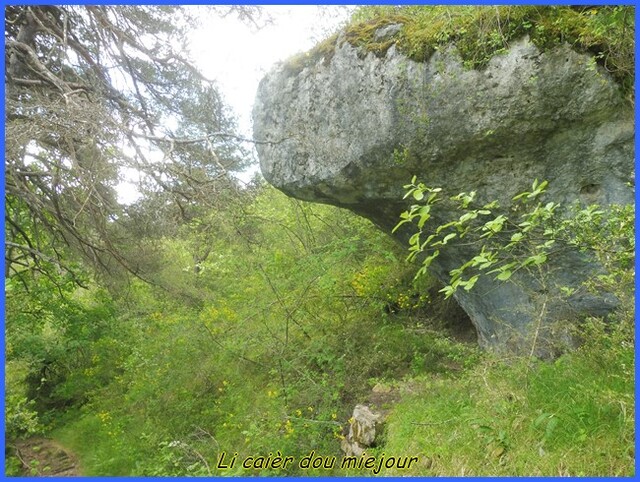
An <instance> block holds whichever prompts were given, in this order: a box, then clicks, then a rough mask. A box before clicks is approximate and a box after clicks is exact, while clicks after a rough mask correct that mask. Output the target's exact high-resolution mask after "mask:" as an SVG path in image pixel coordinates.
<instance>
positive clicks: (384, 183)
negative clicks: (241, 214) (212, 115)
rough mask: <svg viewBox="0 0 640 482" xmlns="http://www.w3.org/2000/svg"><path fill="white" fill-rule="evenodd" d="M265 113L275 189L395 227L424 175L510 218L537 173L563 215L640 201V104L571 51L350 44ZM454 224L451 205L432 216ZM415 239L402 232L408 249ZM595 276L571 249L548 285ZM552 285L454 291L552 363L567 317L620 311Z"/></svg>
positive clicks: (450, 261) (485, 285)
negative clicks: (371, 48)
mask: <svg viewBox="0 0 640 482" xmlns="http://www.w3.org/2000/svg"><path fill="white" fill-rule="evenodd" d="M396 31H397V29H396ZM383 34H384V35H386V33H384V32H382V33H381V35H383ZM392 34H393V32H392ZM253 118H254V137H255V139H257V140H259V141H260V143H259V144H258V145H257V150H258V154H259V158H260V165H261V169H262V172H263V175H264V176H265V178H266V179H267V180H268V181H269V182H270V183H271V184H273V185H274V186H275V187H277V188H278V189H280V190H282V191H283V192H285V193H286V194H288V195H291V196H294V197H296V198H299V199H304V200H308V201H316V202H323V203H329V204H334V205H337V206H341V207H345V208H348V209H350V210H352V211H354V212H356V213H358V214H360V215H362V216H365V217H367V218H369V219H371V220H372V221H373V222H375V223H376V224H377V225H378V226H380V227H381V228H382V229H383V230H385V231H387V232H390V231H391V229H392V228H393V226H395V224H396V223H397V222H398V217H399V214H400V213H401V212H402V211H404V210H406V209H407V203H406V201H402V196H403V194H404V192H403V187H402V186H403V185H404V184H406V183H407V182H408V181H409V180H410V179H411V177H412V176H413V175H417V177H418V178H419V179H421V180H422V181H424V182H425V183H426V184H428V185H429V186H433V187H442V188H443V189H444V190H445V191H446V193H447V194H450V195H455V194H458V193H459V192H463V191H465V192H469V191H472V190H474V191H476V192H477V200H478V202H480V203H482V202H489V201H492V200H494V199H496V200H498V201H499V202H500V205H501V206H503V209H505V210H507V209H508V208H509V206H510V204H511V199H512V197H513V196H514V195H516V194H518V193H519V192H522V191H524V190H526V189H527V188H528V187H530V185H531V183H532V181H533V180H534V179H540V180H543V179H544V180H548V181H549V183H550V184H549V189H548V198H549V199H551V200H554V201H555V202H559V203H561V204H562V205H564V206H570V205H572V204H575V203H582V204H584V205H587V204H594V203H597V204H600V205H609V204H626V203H632V202H633V188H632V187H631V185H632V183H633V166H634V119H633V107H632V106H631V105H629V103H628V102H627V101H625V99H624V96H623V95H622V93H621V89H620V88H619V86H618V84H617V83H616V82H615V81H614V80H613V79H612V78H611V77H610V76H609V75H608V74H607V72H606V71H605V70H604V69H602V68H601V67H600V66H598V65H597V63H596V62H595V60H594V58H593V57H592V56H590V55H587V54H582V53H578V52H576V51H574V50H572V49H571V48H570V47H569V46H568V45H559V46H557V47H556V48H554V49H551V50H548V51H545V52H541V51H539V50H538V48H537V47H536V46H535V45H534V44H533V43H531V42H530V41H529V40H528V39H527V38H523V39H521V40H520V41H517V42H513V43H512V44H511V46H510V48H509V50H508V51H507V52H506V53H504V54H501V55H496V56H494V57H493V58H492V59H491V60H490V61H489V63H488V65H487V66H486V67H484V68H483V69H481V70H469V69H466V68H464V66H463V62H462V60H461V59H460V57H459V55H458V53H457V51H456V48H455V46H453V45H450V46H449V47H448V48H443V49H440V50H439V51H437V52H435V53H434V54H433V55H432V56H431V58H430V59H429V60H428V61H426V62H415V61H412V60H410V59H409V58H407V57H406V56H404V55H403V54H401V53H399V52H398V51H397V50H396V49H395V47H394V46H392V47H391V48H389V49H388V50H387V51H386V53H385V54H384V55H379V56H376V55H374V54H373V53H367V52H365V51H364V50H362V49H361V48H357V47H354V46H352V45H350V44H349V43H348V42H346V41H344V39H340V38H339V39H338V41H337V43H336V47H335V50H334V51H332V52H331V53H330V55H326V56H325V57H324V58H319V59H317V62H314V63H311V64H310V65H306V66H305V67H304V68H295V69H294V68H292V67H291V65H289V64H287V63H283V64H280V65H278V66H276V67H275V68H274V69H273V70H272V71H271V72H270V73H269V74H268V75H267V76H266V77H265V78H264V79H263V80H262V82H261V83H260V86H259V89H258V94H257V98H256V102H255V107H254V111H253ZM452 216H456V212H454V211H452V210H449V209H447V207H446V206H445V205H442V206H441V207H440V208H439V209H436V210H435V211H434V222H436V223H442V222H446V221H447V220H448V219H451V217H452ZM457 216H459V213H457ZM410 234H411V232H410V231H409V230H404V231H403V230H400V231H399V232H398V234H397V238H398V239H399V240H400V241H401V242H403V243H406V242H407V239H408V236H409V235H410ZM472 252H473V247H469V246H466V247H465V246H458V247H452V248H451V249H448V250H446V252H443V253H442V254H441V255H440V257H439V258H437V260H436V262H434V264H433V265H432V268H433V272H434V273H435V275H436V276H438V277H439V278H441V279H442V280H443V281H446V280H447V279H448V272H449V271H450V270H451V269H453V268H456V267H459V266H460V264H461V263H462V262H463V260H466V259H468V256H469V255H470V254H471V253H472ZM597 271H598V267H597V266H596V265H594V264H593V263H592V262H591V261H590V260H589V259H587V258H585V257H584V256H583V255H580V254H578V253H575V252H573V253H566V254H564V255H562V256H559V257H557V258H556V259H554V268H553V269H552V270H551V272H550V276H551V277H552V279H551V280H548V281H549V282H550V283H552V284H553V285H554V286H560V285H562V286H568V287H579V286H580V285H581V283H582V282H583V281H584V280H585V279H587V278H588V277H590V276H593V275H594V274H595V273H597ZM547 290H548V285H542V284H541V283H540V282H539V280H535V279H533V278H531V277H530V276H528V275H527V274H524V273H520V274H518V275H517V276H514V277H513V278H512V279H511V280H510V282H507V283H501V282H496V281H494V280H492V279H490V278H489V277H481V278H480V280H479V281H478V283H477V284H476V286H475V287H474V289H473V290H471V291H470V292H464V291H463V290H458V292H457V293H456V295H455V296H456V299H457V300H458V302H459V303H460V305H461V306H462V307H463V308H464V310H465V311H466V312H467V313H468V314H469V316H470V318H471V320H472V321H473V323H474V325H475V326H476V329H477V331H478V337H479V342H480V344H481V345H483V346H486V347H493V348H496V349H504V350H514V351H520V352H527V353H528V352H529V351H530V350H532V349H533V351H534V352H536V353H538V354H540V355H542V356H546V355H549V353H550V351H549V350H550V349H551V348H550V345H551V342H552V341H553V340H557V339H558V338H559V337H560V336H561V334H562V333H563V332H564V331H563V326H565V325H566V324H565V320H573V319H576V318H581V317H584V316H589V315H593V316H604V315H606V314H607V313H609V312H610V311H611V310H612V309H614V308H615V306H616V300H615V298H614V297H613V296H611V295H610V294H607V293H602V294H600V295H594V294H589V293H587V292H585V291H584V290H578V291H577V292H576V294H575V295H574V296H572V297H571V298H570V299H569V300H564V301H562V302H556V303H553V302H549V296H548V293H547ZM558 327H560V330H559V331H558ZM533 340H535V342H534V341H533ZM532 343H536V346H532Z"/></svg>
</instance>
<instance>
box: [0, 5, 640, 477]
mask: <svg viewBox="0 0 640 482" xmlns="http://www.w3.org/2000/svg"><path fill="white" fill-rule="evenodd" d="M123 8H124V7H123ZM376 11H377V10H376V9H372V10H367V9H365V10H362V11H360V13H358V15H360V16H361V17H362V19H363V20H364V19H365V17H367V16H369V15H370V14H371V13H372V12H376ZM380 11H381V12H382V11H385V12H387V11H394V12H395V9H394V7H388V8H387V7H385V8H384V9H382V10H380ZM451 11H452V12H453V11H454V10H451ZM461 11H463V10H461ZM598 11H600V10H598ZM179 12H180V9H177V10H175V9H172V8H167V9H165V8H164V7H159V8H156V7H130V8H129V7H126V8H124V9H123V10H120V9H119V7H104V8H103V7H56V6H52V7H28V6H22V7H18V6H10V7H7V11H6V20H7V25H6V28H5V35H6V36H7V38H8V41H7V66H8V73H7V99H6V100H7V102H6V103H7V131H6V134H5V135H6V140H7V162H6V164H7V165H6V166H5V167H6V196H5V237H6V241H7V243H6V246H5V259H6V271H5V301H6V309H5V319H6V320H5V353H6V358H5V375H6V377H5V428H6V433H5V437H6V438H5V440H6V443H7V448H8V451H7V454H6V459H5V466H6V473H7V475H29V474H36V473H40V474H42V473H48V472H49V471H51V470H53V469H52V467H48V466H41V465H42V461H41V460H42V459H35V458H33V459H29V458H27V459H24V458H20V452H19V451H16V450H15V449H16V447H20V446H24V445H25V444H23V443H21V441H24V439H30V438H34V437H35V438H34V440H41V437H47V438H53V439H54V440H55V443H52V444H51V446H60V447H64V448H65V449H66V450H69V451H71V452H73V453H74V454H75V456H77V458H78V460H79V464H78V467H80V468H81V470H82V473H83V475H94V476H97V475H122V476H124V475H138V476H143V475H144V476H153V475H157V476H160V475H173V476H177V475H181V476H185V475H201V476H207V475H371V474H372V472H371V470H367V469H362V470H358V469H349V470H341V469H340V468H339V467H334V468H333V469H331V470H324V469H302V468H300V467H299V466H298V464H297V462H298V461H300V460H301V458H302V457H304V456H305V455H307V454H309V453H310V452H312V451H315V453H316V454H318V455H321V456H325V457H331V456H335V457H337V458H339V457H340V456H341V452H340V441H341V439H342V438H343V437H344V430H345V428H346V426H347V425H348V420H349V418H350V417H351V414H352V411H353V408H354V406H355V405H356V404H358V403H370V402H372V401H373V400H374V399H377V398H376V397H378V398H379V394H380V393H384V394H386V397H385V399H384V400H383V401H382V402H380V401H379V400H378V402H377V403H379V404H380V405H381V408H384V409H388V410H389V411H390V415H389V419H388V423H387V428H386V431H385V433H384V439H383V443H382V444H380V445H378V446H377V447H375V448H373V449H372V450H371V453H373V454H375V455H376V456H382V455H383V454H386V456H416V457H418V463H417V464H415V465H414V466H413V467H412V468H411V469H410V470H409V471H404V472H399V471H396V470H394V469H383V470H381V471H380V472H379V475H422V476H431V475H498V474H501V475H632V474H633V472H634V445H633V444H634V413H635V399H634V343H633V319H634V313H633V291H632V287H633V276H634V273H633V251H632V250H631V251H629V250H625V251H624V252H615V253H614V252H612V251H611V250H609V249H606V248H607V247H611V246H614V245H616V242H618V243H619V244H620V245H621V246H625V247H629V246H631V244H629V243H632V242H633V222H632V221H633V217H634V212H633V210H632V209H631V207H621V208H620V209H618V210H614V211H613V212H611V213H607V214H596V212H597V210H596V209H595V208H594V209H593V210H592V213H591V214H592V216H591V217H590V218H586V217H584V216H581V215H580V214H578V215H576V216H574V217H573V221H572V222H573V223H574V224H573V225H572V226H571V229H572V231H573V232H575V233H578V234H580V235H581V236H582V237H581V238H580V242H581V243H582V244H584V245H585V247H586V248H588V249H594V250H595V252H598V253H601V255H602V259H601V262H602V263H603V265H604V266H605V267H606V268H607V270H608V273H607V274H606V276H604V275H603V276H602V277H601V278H599V279H598V280H593V281H594V282H595V281H597V282H598V283H605V284H607V286H608V288H610V289H612V290H614V292H615V293H616V295H617V296H618V297H619V299H620V300H621V301H622V309H621V310H620V311H619V312H618V313H617V314H616V317H615V320H613V321H615V323H612V322H611V321H612V320H609V321H607V322H604V321H603V320H598V319H589V320H585V323H584V324H583V325H581V326H579V327H577V328H576V336H577V337H579V338H580V339H581V340H582V344H581V347H580V348H579V349H578V350H576V351H575V352H572V353H568V354H565V355H563V356H561V357H559V358H557V359H556V360H553V361H550V362H549V361H547V362H543V361H539V360H536V359H533V358H527V359H514V358H508V359H505V358H498V357H497V355H492V354H490V353H485V352H481V351H480V350H479V349H478V348H477V346H476V343H475V340H474V333H475V332H474V330H473V327H472V325H471V322H470V321H469V319H468V318H467V317H466V315H465V314H464V313H462V312H461V310H460V308H459V307H458V306H457V305H456V304H455V302H454V301H453V300H452V299H448V300H446V299H444V298H443V297H442V296H441V295H440V294H439V290H441V289H442V286H440V285H438V283H437V282H436V281H435V280H433V279H432V278H430V277H429V276H428V274H427V275H425V276H422V277H419V278H418V279H414V274H415V271H416V269H418V268H419V267H417V266H415V265H412V264H408V263H406V262H405V258H406V255H407V251H406V249H405V248H403V247H402V246H399V245H397V244H395V243H394V242H393V241H392V240H391V239H390V237H389V236H388V234H389V233H383V232H381V231H380V230H378V229H377V228H376V227H374V226H373V225H372V224H371V223H369V222H367V221H365V220H363V219H362V218H359V217H357V216H355V215H354V214H352V213H350V212H348V211H344V210H341V209H338V208H335V207H331V206H325V205H318V204H310V203H305V202H300V201H297V200H294V199H291V198H288V197H286V196H285V195H283V194H282V193H280V192H278V191H277V190H275V189H274V188H272V187H270V186H268V185H266V184H265V183H264V182H263V181H261V180H259V179H256V180H255V181H253V182H251V183H249V184H248V185H241V184H240V183H239V182H238V181H236V180H235V178H234V177H233V176H232V175H231V173H232V172H233V171H234V170H236V169H240V167H241V166H243V165H244V164H245V163H246V157H244V151H243V146H242V144H240V143H239V141H237V140H235V141H234V139H235V137H234V131H233V120H232V118H231V116H230V115H228V113H227V111H226V108H225V106H224V103H223V102H222V99H221V98H220V97H219V96H218V95H217V93H216V91H215V88H214V86H213V85H211V84H208V83H207V82H205V81H204V80H202V79H200V78H199V77H198V75H197V74H196V73H195V72H193V71H189V73H185V72H183V71H182V70H181V69H180V68H178V64H180V65H183V66H184V65H186V64H182V61H180V62H178V64H172V63H171V62H170V61H171V59H174V60H175V59H177V58H179V57H172V56H171V55H170V53H171V52H172V51H171V50H167V51H165V50H163V49H165V48H168V44H167V39H168V38H169V37H170V35H169V34H170V33H171V32H172V31H173V30H172V29H173V27H174V26H176V25H186V24H187V23H185V22H186V20H185V17H180V16H179V15H180V14H179ZM443 12H444V10H443ZM611 12H614V10H611ZM620 12H623V10H620ZM243 13H245V14H246V12H243ZM408 13H409V11H405V12H404V13H403V15H405V16H407V14H408ZM130 14H135V15H133V16H131V15H130ZM175 15H177V16H175ZM577 15H580V16H582V15H588V10H585V11H578V13H577ZM594 15H595V14H594ZM598 15H599V14H598ZM410 16H413V14H411V15H409V17H410ZM415 16H416V19H418V18H420V15H419V14H418V13H416V14H415ZM367 18H368V17H367ZM622 18H623V17H620V18H619V21H620V22H622ZM623 23H624V22H623ZM91 26H98V27H99V28H98V29H97V30H91V29H90V28H89V27H91ZM36 27H37V28H36ZM31 28H36V30H37V29H41V30H40V33H39V34H38V35H32V36H29V30H30V29H31ZM60 28H61V29H62V30H60ZM65 29H69V30H65ZM129 29H132V30H129ZM20 32H22V33H20ZM61 32H62V34H61ZM65 32H67V33H66V34H65ZM92 32H93V33H92ZM132 32H134V33H135V34H136V35H135V36H132V35H131V33H132ZM145 34H148V36H147V35H145ZM119 35H122V38H120V41H118V38H119V37H118V36H119ZM167 35H169V37H167ZM147 40H148V41H149V42H151V43H152V44H153V45H154V47H153V48H151V47H149V45H147V44H146V43H144V42H146V41H147ZM152 40H157V41H158V43H157V44H155V43H154V42H152ZM12 42H15V43H12ZM20 43H22V44H23V45H18V44H20ZM25 45H26V47H25ZM27 47H28V48H27ZM119 48H122V50H119ZM103 49H107V50H108V52H103ZM114 49H115V50H114ZM135 49H137V51H135ZM32 52H35V53H36V56H35V58H34V57H33V56H31V53H32ZM105 59H106V60H105ZM180 59H181V57H180ZM161 60H165V61H167V62H169V63H170V66H169V67H170V68H169V67H167V69H168V70H161V72H160V73H162V74H163V75H160V73H158V72H157V71H156V70H155V67H154V65H155V63H154V62H156V61H161ZM100 62H104V63H103V64H101V63H100ZM160 63H162V62H160ZM12 66H14V67H12ZM185 68H187V70H189V68H190V67H188V66H187V67H185ZM123 69H124V70H123ZM47 72H48V73H47ZM105 72H109V74H108V75H107V74H106V73H105ZM118 72H120V74H122V79H127V80H128V81H131V82H132V84H131V85H129V86H128V87H124V86H123V84H122V83H119V82H118V81H115V80H114V79H115V77H116V73H118ZM122 72H125V73H124V74H123V73H122ZM126 72H128V73H126ZM173 75H177V76H178V77H179V78H180V79H183V80H185V81H187V80H188V81H189V82H193V83H194V84H195V85H199V86H200V87H201V89H199V90H198V89H195V90H189V89H186V88H183V86H182V88H181V89H180V90H181V92H180V93H178V94H176V93H175V92H174V91H173V90H171V89H172V88H173V87H175V86H173V87H171V81H173V80H175V78H173V77H172V76H173ZM182 75H184V76H185V77H184V78H183V77H182ZM134 78H136V79H137V82H134V81H133V80H132V79H134ZM122 79H121V80H122ZM172 79H173V80H172ZM124 83H125V84H126V83H127V82H124ZM136 83H137V85H138V87H139V89H138V90H136V88H135V86H134V84H136ZM190 85H191V84H190ZM119 89H120V90H119ZM157 89H160V90H157ZM164 89H169V90H168V91H165V90H164ZM174 94H176V95H177V96H174ZM183 96H186V97H183ZM205 102H208V103H207V104H205ZM202 105H207V106H210V107H211V109H207V111H206V113H207V115H208V114H210V113H211V112H212V111H213V112H216V113H219V114H220V116H219V117H216V122H217V124H216V125H215V126H213V125H209V124H208V122H209V121H210V119H208V118H203V117H202V112H203V109H202ZM80 107H81V109H80ZM78 109H79V110H78ZM91 109H93V110H91ZM168 111H171V112H173V114H172V115H175V116H178V117H179V118H178V120H177V121H176V120H175V119H174V118H173V117H172V119H173V121H175V122H177V123H178V124H177V125H179V127H176V129H175V130H170V129H169V127H170V126H171V125H173V124H172V123H171V122H173V121H171V122H169V123H168V124H163V126H164V127H165V128H167V129H168V130H167V131H166V132H161V131H160V127H159V126H158V125H156V124H155V123H161V121H162V120H163V119H165V120H166V115H168V114H167V112H168ZM182 114H184V115H182ZM95 116H100V119H101V121H100V122H98V123H97V124H94V123H93V122H94V121H95V120H96V118H95ZM170 117H171V116H170ZM87 125H90V127H91V128H90V130H89V131H87V130H86V126H87ZM25 126H30V128H28V129H27V128H26V127H25ZM168 126H169V127H168ZM120 128H126V129H128V130H129V132H128V134H130V135H129V136H125V137H126V139H125V138H123V137H122V136H123V135H124V134H123V133H122V132H120V133H118V129H120ZM218 129H223V131H224V132H223V134H224V135H220V132H219V131H218ZM138 134H139V135H144V136H147V139H146V140H145V141H139V139H138V138H137V137H136V135H138ZM163 136H164V137H163ZM154 137H155V138H154ZM136 139H138V140H136ZM123 142H124V144H123ZM147 143H148V144H147ZM88 145H89V147H91V149H93V151H91V152H92V153H93V154H95V156H93V154H92V155H89V156H86V155H85V154H87V151H83V149H88V148H89V147H88ZM147 148H148V149H150V150H155V152H156V153H157V155H159V156H160V158H159V159H162V162H159V161H158V162H156V160H155V159H151V160H153V161H154V162H149V163H145V162H144V154H145V152H146V151H144V149H147ZM136 149H138V150H140V152H138V151H137V150H136ZM133 153H137V154H133ZM87 160H91V161H92V162H93V164H92V166H91V167H89V166H88V165H87V164H84V162H85V161H87ZM132 166H134V167H136V168H139V169H140V172H141V173H142V174H141V176H142V178H143V180H144V182H143V183H142V186H141V191H142V192H141V194H142V197H141V198H140V199H139V200H138V201H137V202H135V203H134V204H131V205H126V206H125V205H120V204H118V202H117V196H116V193H115V188H116V186H117V179H118V176H119V174H121V173H120V172H119V170H120V169H122V168H123V167H132ZM374 387H377V388H378V391H377V392H374V391H373V388H374ZM236 453H237V460H238V461H243V460H246V458H247V457H259V456H265V457H266V456H269V454H272V455H273V456H278V454H281V455H282V456H291V457H294V458H295V461H296V463H293V464H289V465H288V466H287V467H286V468H284V467H271V468H269V467H264V466H261V465H260V464H255V463H254V464H253V465H250V466H248V467H243V466H242V463H235V464H232V463H231V458H232V457H233V454H236ZM223 454H225V456H226V458H225V459H224V460H225V461H226V462H224V463H221V460H222V459H221V457H222V456H223ZM74 459H75V457H74Z"/></svg>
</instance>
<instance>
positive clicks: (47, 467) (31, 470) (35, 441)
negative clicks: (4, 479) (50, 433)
mask: <svg viewBox="0 0 640 482" xmlns="http://www.w3.org/2000/svg"><path fill="white" fill-rule="evenodd" d="M11 446H12V447H13V448H14V449H15V454H16V456H17V457H18V459H19V460H20V462H21V463H22V466H23V467H24V475H26V476H42V477H52V476H56V477H73V476H80V475H81V472H80V466H79V464H78V458H77V457H76V456H75V455H73V454H72V453H71V452H70V451H69V450H68V449H66V448H65V447H63V446H62V445H60V443H59V442H56V441H55V440H51V439H47V438H42V437H32V438H29V439H26V440H17V441H16V442H14V443H12V444H11Z"/></svg>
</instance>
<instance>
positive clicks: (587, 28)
mask: <svg viewBox="0 0 640 482" xmlns="http://www.w3.org/2000/svg"><path fill="white" fill-rule="evenodd" d="M390 24H401V25H402V29H401V30H400V32H398V33H397V34H396V35H394V36H392V37H390V38H385V39H379V38H376V36H375V34H376V32H377V31H378V30H379V29H380V28H381V27H384V26H386V25H390ZM525 35H528V36H529V37H530V39H531V41H532V42H533V43H534V44H536V45H537V46H538V48H540V50H541V51H545V50H548V49H550V48H553V47H554V46H556V45H558V44H560V43H564V42H566V43H569V44H570V45H572V46H573V47H574V48H575V49H576V50H578V51H583V52H590V53H591V54H593V55H594V56H595V58H596V60H597V61H598V63H600V65H602V66H603V67H604V68H605V69H606V70H607V71H608V72H610V73H611V75H612V76H613V77H614V78H615V79H616V80H617V81H618V82H619V83H620V84H621V85H622V87H623V88H624V90H625V92H627V93H629V92H631V91H632V89H633V80H634V46H635V39H634V35H635V24H634V7H630V6H615V7H614V6H607V7H598V6H592V7H549V6H501V7H497V6H496V7H489V6H486V7H479V6H466V7H464V6H458V7H450V6H402V7H397V6H371V7H363V8H361V9H358V10H357V11H356V12H355V13H354V15H353V18H352V21H351V23H350V24H349V25H348V26H347V27H346V29H345V31H344V37H343V38H342V42H349V43H350V44H352V45H354V46H357V47H360V48H361V51H362V52H363V53H368V52H372V53H374V54H375V55H376V56H378V57H383V56H384V55H385V54H386V52H387V50H388V49H389V48H391V46H392V45H395V46H396V48H397V49H398V50H399V51H400V52H402V53H404V54H405V55H407V56H408V57H409V58H411V59H412V60H415V61H418V62H423V61H426V60H428V59H429V58H430V57H431V55H432V54H433V53H434V52H435V51H436V50H438V49H440V48H442V47H443V46H445V45H448V44H455V45H456V47H457V49H458V52H459V54H460V56H461V57H462V60H463V62H464V65H465V66H466V67H467V68H482V67H483V66H484V65H486V64H487V63H488V61H489V60H490V59H491V57H493V56H494V55H496V54H500V53H503V52H506V51H507V50H508V49H509V45H510V43H511V42H512V41H514V40H517V39H519V38H522V37H524V36H525ZM337 46H339V43H338V35H333V36H332V37H330V38H329V39H327V40H325V41H324V42H321V43H320V44H318V46H316V47H315V48H313V49H312V50H310V51H309V52H307V53H304V54H299V55H297V56H294V57H292V58H291V59H290V60H289V61H288V62H287V64H286V65H287V68H288V69H289V71H290V72H291V73H292V74H296V73H298V72H300V71H301V70H302V69H304V68H305V67H310V66H312V65H315V64H316V63H318V62H319V61H320V60H323V61H324V63H325V64H326V63H327V62H329V61H330V60H331V58H332V56H333V51H334V49H335V48H336V47H337Z"/></svg>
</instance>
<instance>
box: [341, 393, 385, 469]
mask: <svg viewBox="0 0 640 482" xmlns="http://www.w3.org/2000/svg"><path fill="white" fill-rule="evenodd" d="M382 424H383V417H382V414H380V413H377V412H373V411H372V410H371V409H370V408H369V407H367V406H366V405H356V406H355V408H354V409H353V415H352V416H351V419H350V420H349V430H348V432H347V434H346V436H345V438H344V439H342V441H341V443H340V447H341V449H342V451H343V452H344V454H345V456H347V457H351V456H355V457H360V456H361V455H362V453H363V452H364V451H365V450H366V449H367V448H368V447H373V446H375V443H376V438H379V437H380V434H381V433H382Z"/></svg>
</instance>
